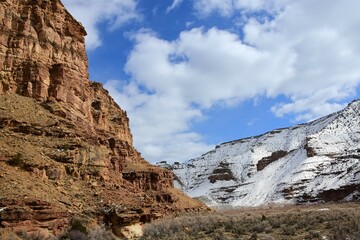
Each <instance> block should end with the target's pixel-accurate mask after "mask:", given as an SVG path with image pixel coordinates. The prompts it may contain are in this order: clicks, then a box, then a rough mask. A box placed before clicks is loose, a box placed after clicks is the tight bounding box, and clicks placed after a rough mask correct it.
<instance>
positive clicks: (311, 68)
mask: <svg viewBox="0 0 360 240" xmlns="http://www.w3.org/2000/svg"><path fill="white" fill-rule="evenodd" d="M63 3H64V4H65V6H66V7H67V8H68V10H69V11H70V13H72V14H73V15H74V16H75V17H76V18H77V19H78V20H79V21H80V22H82V23H83V25H84V26H85V28H86V30H87V32H88V36H87V38H86V45H87V51H88V57H89V71H90V78H91V80H94V81H98V82H102V83H103V84H104V86H105V88H107V89H108V90H109V92H110V94H111V96H112V97H113V98H114V99H115V100H116V101H117V102H118V104H119V105H120V106H121V107H122V108H123V109H125V110H126V111H127V113H128V115H129V117H130V122H131V129H132V133H133V135H134V144H135V146H136V148H137V149H138V150H139V151H140V152H141V153H142V155H143V156H144V157H145V158H146V159H147V160H149V161H151V162H158V161H168V162H174V161H180V162H181V161H185V160H188V159H190V158H194V157H197V156H199V155H201V154H203V153H205V152H207V151H209V150H211V149H212V148H213V147H214V146H215V145H216V144H219V143H221V142H226V141H230V140H234V139H239V138H243V137H248V136H252V135H257V134H261V133H264V132H266V131H270V130H272V129H274V128H281V127H286V126H290V125H293V124H297V123H303V122H307V121H310V120H312V119H316V118H318V117H321V116H324V115H326V114H329V113H331V112H334V111H338V110H340V109H342V108H343V107H344V106H346V104H347V103H348V102H350V101H351V100H353V99H355V98H358V96H359V91H358V87H359V84H360V44H359V43H360V30H359V26H360V14H358V9H360V1H357V0H342V1H339V0H272V1H269V0H163V1H155V0H142V1H140V0H139V1H138V0H63Z"/></svg>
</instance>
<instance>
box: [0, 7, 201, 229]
mask: <svg viewBox="0 0 360 240" xmlns="http://www.w3.org/2000/svg"><path fill="white" fill-rule="evenodd" d="M0 21H1V22H2V24H1V25H0V169H1V172H0V188H1V189H0V232H1V229H5V228H7V229H13V230H14V231H17V230H24V231H30V232H34V231H41V232H43V233H44V232H46V233H47V234H48V235H50V236H51V235H56V234H59V233H61V232H62V231H63V230H64V229H66V227H67V226H68V224H69V222H70V220H71V218H72V217H74V216H75V215H82V216H86V217H88V218H92V219H96V220H97V221H99V222H101V221H105V222H107V223H111V224H112V227H113V230H114V232H115V233H117V234H119V235H120V232H121V228H122V227H123V226H126V225H127V224H129V223H133V222H146V221H149V220H151V219H154V218H158V217H161V216H164V215H165V214H170V213H176V212H179V211H200V210H204V209H206V207H204V205H202V204H201V203H199V202H198V201H195V200H192V199H190V198H188V197H186V196H185V195H184V194H182V193H181V192H180V191H177V190H176V189H174V188H173V174H172V173H171V172H170V171H168V170H166V169H162V168H159V167H155V166H152V165H150V164H149V163H148V162H146V161H145V160H144V159H143V158H142V157H141V155H140V153H139V152H138V151H136V149H134V147H133V142H132V135H131V132H130V129H129V119H128V117H127V115H126V112H124V111H123V110H121V109H120V107H119V106H118V105H117V104H116V103H115V102H114V100H113V99H112V98H111V97H110V96H109V94H108V92H107V91H106V90H105V89H103V87H102V85H101V84H100V83H95V82H90V81H89V79H88V62H87V56H86V51H85V43H84V37H85V34H86V32H85V30H84V28H83V27H82V25H81V24H80V23H78V22H77V21H76V20H75V19H74V18H73V17H72V16H71V15H70V14H69V13H68V12H67V11H66V9H65V8H64V6H63V5H62V3H61V2H60V1H58V0H51V1H50V0H0ZM14 212H19V215H17V216H15V215H14ZM44 216H47V217H44Z"/></svg>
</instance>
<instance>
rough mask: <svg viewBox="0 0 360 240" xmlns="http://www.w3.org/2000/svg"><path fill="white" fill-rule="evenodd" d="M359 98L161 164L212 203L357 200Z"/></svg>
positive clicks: (180, 185)
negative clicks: (325, 112) (329, 110)
mask: <svg viewBox="0 0 360 240" xmlns="http://www.w3.org/2000/svg"><path fill="white" fill-rule="evenodd" d="M359 159H360V101H354V102H352V103H351V104H349V105H348V106H347V107H346V108H345V109H344V110H342V111H340V112H337V113H334V114H331V115H329V116H326V117H323V118H320V119H318V120H315V121H313V122H310V123H307V124H301V125H296V126H293V127H289V128H283V129H276V130H273V131H271V132H268V133H265V134H263V135H260V136H255V137H250V138H245V139H240V140H236V141H231V142H227V143H223V144H220V145H218V146H216V148H215V149H214V150H212V151H210V152H208V153H206V154H204V155H202V156H201V157H198V158H195V159H192V160H189V161H188V162H186V163H183V164H179V163H177V164H173V165H167V164H164V163H163V164H162V166H164V167H167V168H169V169H171V170H172V171H173V172H174V174H175V186H177V187H178V188H181V189H182V190H184V191H185V192H186V193H187V194H189V195H190V196H192V197H200V198H201V199H203V200H204V201H205V202H206V203H207V204H208V205H217V206H219V205H223V204H224V205H231V206H257V205H263V204H268V203H273V202H274V203H296V202H312V201H338V200H343V199H344V200H353V199H358V198H359V197H360V193H359V192H360V188H359V186H360V160H359Z"/></svg>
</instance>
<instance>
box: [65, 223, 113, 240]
mask: <svg viewBox="0 0 360 240" xmlns="http://www.w3.org/2000/svg"><path fill="white" fill-rule="evenodd" d="M100 239H101V240H113V239H115V238H114V236H113V234H112V233H111V231H110V230H109V229H106V227H105V226H104V225H101V226H99V225H94V224H93V225H92V226H91V227H88V228H87V227H86V226H85V224H84V223H83V221H81V220H80V219H77V218H74V219H73V220H72V222H71V226H70V228H69V230H68V232H67V233H66V234H64V235H63V236H61V237H60V240H100Z"/></svg>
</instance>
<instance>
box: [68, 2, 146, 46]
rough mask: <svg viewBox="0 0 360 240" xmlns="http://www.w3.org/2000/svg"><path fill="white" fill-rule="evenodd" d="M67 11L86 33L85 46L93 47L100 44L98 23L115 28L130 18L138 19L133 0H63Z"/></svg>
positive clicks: (138, 15)
mask: <svg viewBox="0 0 360 240" xmlns="http://www.w3.org/2000/svg"><path fill="white" fill-rule="evenodd" d="M62 2H63V3H64V5H65V6H66V8H67V9H68V10H69V12H70V13H71V14H72V15H73V16H74V17H75V18H76V19H77V20H78V21H80V22H81V23H82V24H83V25H84V27H85V29H86V31H87V33H88V35H87V37H86V46H87V48H88V49H95V48H97V47H98V46H100V45H101V37H100V31H99V24H100V23H106V24H107V25H108V27H109V29H115V28H117V27H120V26H122V25H123V24H125V23H127V22H128V21H131V20H137V19H140V18H141V16H140V14H139V13H138V12H137V9H136V1H135V0H106V1H103V0H63V1H62Z"/></svg>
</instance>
